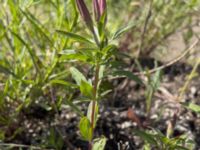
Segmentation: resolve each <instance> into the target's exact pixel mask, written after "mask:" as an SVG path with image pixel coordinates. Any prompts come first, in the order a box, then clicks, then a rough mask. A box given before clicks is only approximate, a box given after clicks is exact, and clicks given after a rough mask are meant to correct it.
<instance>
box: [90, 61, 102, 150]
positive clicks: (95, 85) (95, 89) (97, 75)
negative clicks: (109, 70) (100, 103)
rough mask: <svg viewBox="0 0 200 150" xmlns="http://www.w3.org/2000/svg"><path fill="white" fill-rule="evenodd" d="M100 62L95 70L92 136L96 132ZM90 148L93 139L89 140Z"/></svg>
mask: <svg viewBox="0 0 200 150" xmlns="http://www.w3.org/2000/svg"><path fill="white" fill-rule="evenodd" d="M99 68H100V66H99V64H97V66H96V71H95V79H94V91H93V96H94V99H93V101H92V115H91V128H92V137H93V134H94V124H95V110H96V108H95V107H96V101H97V88H98V83H99ZM89 150H92V140H91V141H89Z"/></svg>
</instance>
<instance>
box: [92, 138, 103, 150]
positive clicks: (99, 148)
mask: <svg viewBox="0 0 200 150" xmlns="http://www.w3.org/2000/svg"><path fill="white" fill-rule="evenodd" d="M105 145H106V138H105V137H101V138H98V139H94V145H93V148H92V150H104V147H105Z"/></svg>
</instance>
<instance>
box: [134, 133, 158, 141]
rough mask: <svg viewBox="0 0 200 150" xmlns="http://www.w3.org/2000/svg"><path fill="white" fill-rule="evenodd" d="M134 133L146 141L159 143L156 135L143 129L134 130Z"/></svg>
mask: <svg viewBox="0 0 200 150" xmlns="http://www.w3.org/2000/svg"><path fill="white" fill-rule="evenodd" d="M134 133H135V134H136V135H138V136H139V137H141V138H142V139H144V140H145V141H146V142H148V143H149V144H152V145H157V142H156V140H155V139H154V135H152V134H149V133H146V132H145V131H141V130H134Z"/></svg>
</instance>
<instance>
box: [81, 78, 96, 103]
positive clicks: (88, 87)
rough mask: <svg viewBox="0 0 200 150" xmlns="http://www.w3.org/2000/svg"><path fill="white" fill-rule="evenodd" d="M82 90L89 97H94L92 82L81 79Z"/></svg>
mask: <svg viewBox="0 0 200 150" xmlns="http://www.w3.org/2000/svg"><path fill="white" fill-rule="evenodd" d="M80 91H81V93H82V95H84V96H86V97H88V98H91V99H92V98H93V87H92V85H91V84H90V83H88V82H86V81H84V80H81V84H80Z"/></svg>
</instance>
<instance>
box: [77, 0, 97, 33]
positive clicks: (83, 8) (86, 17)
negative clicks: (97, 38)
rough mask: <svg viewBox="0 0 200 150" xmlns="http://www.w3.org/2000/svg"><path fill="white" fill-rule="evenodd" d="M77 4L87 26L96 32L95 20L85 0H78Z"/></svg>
mask: <svg viewBox="0 0 200 150" xmlns="http://www.w3.org/2000/svg"><path fill="white" fill-rule="evenodd" d="M76 4H77V6H78V10H79V12H80V15H81V17H82V18H83V20H84V21H85V23H86V25H87V27H88V28H89V29H90V31H92V33H94V28H93V22H92V18H91V16H90V13H89V10H88V8H87V6H86V4H85V2H84V0H76Z"/></svg>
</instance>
